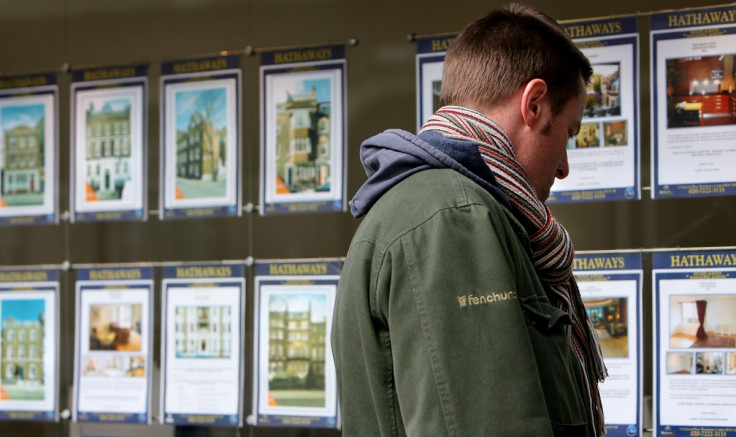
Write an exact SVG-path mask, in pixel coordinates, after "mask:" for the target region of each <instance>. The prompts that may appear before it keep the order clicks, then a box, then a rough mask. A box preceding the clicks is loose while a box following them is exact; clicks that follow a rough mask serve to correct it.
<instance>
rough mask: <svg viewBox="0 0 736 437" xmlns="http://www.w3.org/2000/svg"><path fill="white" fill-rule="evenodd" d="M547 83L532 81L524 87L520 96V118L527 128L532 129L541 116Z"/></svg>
mask: <svg viewBox="0 0 736 437" xmlns="http://www.w3.org/2000/svg"><path fill="white" fill-rule="evenodd" d="M546 96H547V83H546V82H545V81H544V80H542V79H532V80H530V81H529V82H527V84H526V85H525V86H524V91H523V93H522V95H521V118H522V119H523V120H524V124H525V125H526V126H528V127H533V126H534V124H535V122H536V121H537V120H539V118H540V117H541V115H542V111H543V105H542V102H543V101H544V99H545V97H546Z"/></svg>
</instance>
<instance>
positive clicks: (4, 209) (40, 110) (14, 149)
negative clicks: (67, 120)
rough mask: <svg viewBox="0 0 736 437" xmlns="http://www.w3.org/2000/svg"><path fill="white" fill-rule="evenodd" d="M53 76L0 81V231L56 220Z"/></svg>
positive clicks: (55, 128) (56, 130) (56, 115)
mask: <svg viewBox="0 0 736 437" xmlns="http://www.w3.org/2000/svg"><path fill="white" fill-rule="evenodd" d="M57 94H58V88H57V86H56V76H55V75H52V74H49V75H38V76H29V77H15V78H0V133H1V135H0V226H4V225H29V224H53V223H56V222H57V221H58V207H57V197H58V189H57V188H58V187H57V172H58V158H57V150H58V146H57V143H58V127H57V120H58V114H57Z"/></svg>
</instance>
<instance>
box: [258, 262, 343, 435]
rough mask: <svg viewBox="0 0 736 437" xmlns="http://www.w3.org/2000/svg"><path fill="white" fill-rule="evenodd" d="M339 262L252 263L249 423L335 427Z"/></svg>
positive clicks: (337, 425)
mask: <svg viewBox="0 0 736 437" xmlns="http://www.w3.org/2000/svg"><path fill="white" fill-rule="evenodd" d="M341 268H342V263H341V262H339V261H322V260H320V261H307V260H304V261H288V260H284V261H273V262H265V261H264V262H259V263H257V264H256V277H255V287H256V292H255V305H256V315H255V317H256V321H255V330H254V335H255V344H256V350H255V354H254V355H255V356H254V368H255V369H256V370H255V375H254V381H253V387H254V390H253V411H254V414H253V416H252V419H253V422H252V423H251V424H252V425H257V426H287V427H288V426H291V427H301V428H333V429H334V428H339V426H340V422H339V415H338V404H337V377H336V373H335V366H334V364H333V359H332V348H331V345H330V332H331V331H332V329H331V326H332V309H333V306H334V302H335V295H336V293H337V281H338V279H339V275H340V271H341Z"/></svg>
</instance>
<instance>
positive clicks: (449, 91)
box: [440, 4, 593, 202]
mask: <svg viewBox="0 0 736 437" xmlns="http://www.w3.org/2000/svg"><path fill="white" fill-rule="evenodd" d="M592 72H593V70H592V68H591V66H590V62H589V61H588V59H587V58H586V57H585V55H583V54H582V52H581V51H580V50H579V49H578V48H577V47H576V46H575V44H573V43H572V41H571V40H570V38H569V37H568V36H567V35H566V34H565V32H564V30H562V28H561V27H560V25H559V24H557V22H556V21H555V20H554V19H552V18H550V17H549V16H547V15H546V14H544V13H542V12H540V11H538V10H536V9H534V8H532V7H529V6H524V5H518V4H511V5H508V6H506V7H505V8H503V9H500V10H497V11H493V12H491V13H489V14H488V15H486V16H485V17H483V18H480V19H478V20H476V21H474V22H472V23H470V24H469V25H468V26H466V27H465V29H463V31H462V32H461V33H460V34H459V35H458V37H457V38H456V39H455V41H454V42H453V43H452V45H451V46H450V49H449V50H448V51H447V54H446V56H445V62H444V67H443V77H442V89H441V96H440V101H441V104H442V105H457V106H465V107H469V108H473V109H476V110H478V111H481V112H483V113H485V114H486V115H488V116H489V117H490V118H491V119H493V120H494V121H495V122H496V123H498V124H499V125H501V127H503V128H504V130H505V131H506V133H507V135H508V136H509V138H510V139H511V142H512V144H513V145H514V150H515V152H516V158H517V160H518V162H519V164H520V165H521V166H522V167H523V169H524V171H525V172H526V176H527V179H528V181H529V183H530V184H531V186H532V188H534V191H535V192H536V194H537V197H538V198H539V200H541V201H542V202H543V201H545V200H546V199H547V197H548V196H549V192H550V188H551V187H552V184H553V183H554V180H555V178H559V179H562V178H564V177H566V176H567V174H568V170H569V169H568V164H567V147H566V146H567V140H568V139H569V138H570V137H571V136H573V135H574V134H576V133H577V131H578V130H579V129H580V123H581V121H582V115H583V109H584V108H585V96H586V93H585V92H586V91H585V84H586V83H587V82H588V81H589V80H590V76H591V75H592Z"/></svg>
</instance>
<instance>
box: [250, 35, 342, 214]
mask: <svg viewBox="0 0 736 437" xmlns="http://www.w3.org/2000/svg"><path fill="white" fill-rule="evenodd" d="M261 64H262V66H261V146H262V147H261V153H262V158H261V195H260V198H261V210H260V212H261V214H262V215H265V214H289V213H303V212H339V211H344V210H345V207H346V203H347V202H345V156H346V155H345V153H346V150H347V149H346V138H347V126H346V124H345V123H346V122H345V120H346V98H347V97H346V94H345V89H346V78H345V69H346V62H345V47H344V46H332V47H322V48H307V49H293V50H284V51H278V52H265V53H263V54H262V55H261Z"/></svg>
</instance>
